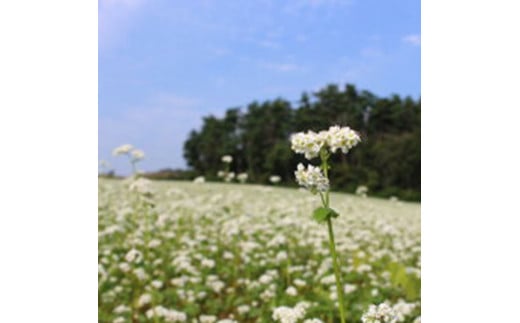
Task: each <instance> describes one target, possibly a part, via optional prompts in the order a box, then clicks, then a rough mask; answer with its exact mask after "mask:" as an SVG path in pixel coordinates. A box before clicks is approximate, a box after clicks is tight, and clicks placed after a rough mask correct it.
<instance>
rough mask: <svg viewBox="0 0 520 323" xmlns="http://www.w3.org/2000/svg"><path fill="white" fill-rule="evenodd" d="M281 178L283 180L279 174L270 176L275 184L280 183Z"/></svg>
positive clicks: (270, 180) (270, 179)
mask: <svg viewBox="0 0 520 323" xmlns="http://www.w3.org/2000/svg"><path fill="white" fill-rule="evenodd" d="M281 180H282V178H281V177H280V176H278V175H272V176H270V177H269V182H271V183H273V184H276V183H280V181H281Z"/></svg>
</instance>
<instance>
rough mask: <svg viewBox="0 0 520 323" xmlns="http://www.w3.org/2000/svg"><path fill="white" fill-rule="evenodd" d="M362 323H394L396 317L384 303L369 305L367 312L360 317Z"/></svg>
mask: <svg viewBox="0 0 520 323" xmlns="http://www.w3.org/2000/svg"><path fill="white" fill-rule="evenodd" d="M361 321H362V322H363V323H395V322H397V316H396V313H395V311H394V310H393V309H392V308H391V307H390V306H389V305H388V304H386V303H381V304H379V305H377V306H376V305H370V306H369V308H368V311H367V312H365V313H364V314H363V316H362V317H361Z"/></svg>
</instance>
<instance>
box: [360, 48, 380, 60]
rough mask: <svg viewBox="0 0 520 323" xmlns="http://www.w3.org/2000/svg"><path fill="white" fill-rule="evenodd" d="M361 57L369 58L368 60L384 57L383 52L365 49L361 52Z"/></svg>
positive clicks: (375, 49)
mask: <svg viewBox="0 0 520 323" xmlns="http://www.w3.org/2000/svg"><path fill="white" fill-rule="evenodd" d="M360 54H361V56H363V57H367V58H375V57H382V56H383V52H382V51H381V50H379V49H377V48H371V47H367V48H363V49H362V50H361V52H360Z"/></svg>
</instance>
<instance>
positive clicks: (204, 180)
mask: <svg viewBox="0 0 520 323" xmlns="http://www.w3.org/2000/svg"><path fill="white" fill-rule="evenodd" d="M204 182H206V179H205V178H204V176H198V177H195V179H194V180H193V183H195V184H202V183H204Z"/></svg>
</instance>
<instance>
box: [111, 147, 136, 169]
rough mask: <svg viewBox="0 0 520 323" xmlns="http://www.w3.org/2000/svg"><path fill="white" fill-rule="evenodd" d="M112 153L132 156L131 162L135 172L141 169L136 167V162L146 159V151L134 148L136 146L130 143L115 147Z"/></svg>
mask: <svg viewBox="0 0 520 323" xmlns="http://www.w3.org/2000/svg"><path fill="white" fill-rule="evenodd" d="M112 155H114V156H120V155H127V156H128V157H129V158H130V163H131V164H132V169H133V171H134V174H137V173H139V171H138V170H137V169H136V167H135V164H136V163H137V162H138V161H140V160H142V159H144V152H143V151H142V150H140V149H134V146H132V145H130V144H125V145H121V146H119V147H117V148H115V149H114V150H113V151H112Z"/></svg>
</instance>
